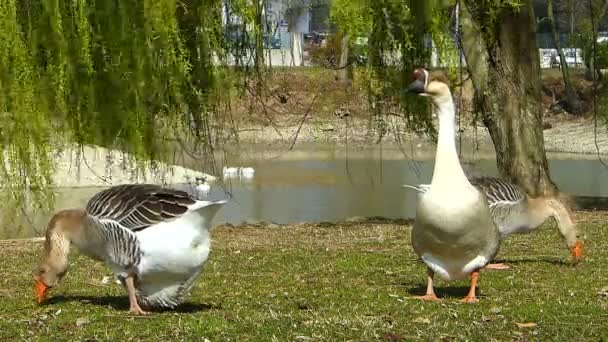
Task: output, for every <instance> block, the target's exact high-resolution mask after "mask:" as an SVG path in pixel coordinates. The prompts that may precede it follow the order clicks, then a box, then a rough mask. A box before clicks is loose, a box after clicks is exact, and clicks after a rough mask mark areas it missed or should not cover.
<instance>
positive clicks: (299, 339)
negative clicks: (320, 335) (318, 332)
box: [296, 335, 313, 341]
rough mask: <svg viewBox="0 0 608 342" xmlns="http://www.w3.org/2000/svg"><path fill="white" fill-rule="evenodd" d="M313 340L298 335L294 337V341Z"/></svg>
mask: <svg viewBox="0 0 608 342" xmlns="http://www.w3.org/2000/svg"><path fill="white" fill-rule="evenodd" d="M312 340H313V338H312V337H309V336H304V335H299V336H296V341H312Z"/></svg>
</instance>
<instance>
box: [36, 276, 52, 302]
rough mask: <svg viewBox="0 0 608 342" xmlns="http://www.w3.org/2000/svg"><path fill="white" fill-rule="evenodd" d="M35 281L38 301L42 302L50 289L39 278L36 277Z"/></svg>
mask: <svg viewBox="0 0 608 342" xmlns="http://www.w3.org/2000/svg"><path fill="white" fill-rule="evenodd" d="M35 282H36V284H35V285H34V289H35V290H36V301H37V302H38V304H40V303H42V301H44V298H45V297H46V293H47V292H48V291H49V287H48V286H46V284H45V283H43V282H42V281H40V280H39V279H36V280H35Z"/></svg>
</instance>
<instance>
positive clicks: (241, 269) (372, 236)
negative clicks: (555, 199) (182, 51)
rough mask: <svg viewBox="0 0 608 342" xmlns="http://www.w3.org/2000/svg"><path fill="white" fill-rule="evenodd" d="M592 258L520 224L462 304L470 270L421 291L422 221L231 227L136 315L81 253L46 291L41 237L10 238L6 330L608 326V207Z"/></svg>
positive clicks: (476, 336) (2, 329)
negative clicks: (37, 295)
mask: <svg viewBox="0 0 608 342" xmlns="http://www.w3.org/2000/svg"><path fill="white" fill-rule="evenodd" d="M577 216H578V219H579V224H580V229H581V231H582V234H583V237H584V239H585V253H586V259H585V260H584V261H583V262H582V263H580V264H579V265H577V266H571V265H570V264H569V263H568V260H569V259H568V256H569V254H568V251H567V250H566V248H564V244H563V242H562V240H561V238H560V236H559V234H558V232H557V229H555V225H554V224H552V223H551V224H546V225H545V226H543V227H542V228H541V229H540V230H539V231H537V232H535V233H533V234H530V235H519V236H512V237H510V238H509V239H508V240H507V241H505V242H504V243H503V245H502V247H501V251H500V254H499V255H498V259H499V260H505V262H506V263H508V264H509V265H511V266H512V267H513V268H512V269H511V270H507V271H495V270H493V271H488V270H486V271H482V272H481V274H480V284H479V286H480V288H479V292H478V293H479V294H480V302H479V303H478V304H472V305H471V304H469V305H467V304H460V303H459V302H458V300H459V299H460V298H461V297H463V296H464V295H465V294H466V292H467V290H468V281H459V282H451V283H445V282H443V281H441V280H438V281H437V283H436V285H437V288H436V290H437V292H438V295H439V296H440V297H443V298H444V300H443V302H442V303H426V302H419V301H417V300H414V299H412V298H411V297H412V295H416V294H422V293H423V291H424V286H425V279H426V272H425V267H424V266H423V264H422V263H421V262H420V261H418V260H417V258H416V256H415V254H414V253H413V251H412V248H411V246H410V241H409V239H410V227H409V226H408V225H406V224H398V223H394V222H366V223H341V224H317V225H309V224H301V225H291V226H280V227H275V226H273V227H251V226H248V227H237V228H228V227H219V228H217V229H215V230H214V231H213V239H214V241H213V250H212V254H211V258H210V260H209V262H208V264H207V266H206V269H205V271H204V272H203V274H202V276H201V277H200V278H199V281H198V282H197V284H196V285H195V288H194V289H193V291H192V294H191V296H190V297H189V299H188V302H187V303H186V304H185V305H183V306H182V307H180V308H179V309H178V310H176V311H165V312H156V313H153V314H152V315H150V316H146V317H133V316H129V314H128V312H127V309H128V300H127V297H126V291H125V290H123V289H122V288H121V287H120V285H117V284H115V283H114V282H113V281H110V283H109V284H106V285H104V284H102V283H101V279H102V278H103V277H104V276H107V275H109V271H108V269H107V268H105V266H104V265H102V264H100V263H96V262H93V261H91V260H89V259H88V258H86V257H84V256H80V255H78V254H77V253H73V255H72V258H71V260H72V263H71V269H70V271H69V272H68V274H67V276H66V277H65V279H64V282H63V284H62V285H61V286H60V287H58V288H56V289H53V290H52V292H51V293H50V300H49V301H48V302H47V304H46V305H42V306H38V305H36V304H35V302H34V293H33V282H32V280H31V272H32V269H33V267H34V264H35V263H36V261H37V260H38V252H39V250H40V248H41V243H40V242H23V241H5V242H0V260H2V266H1V267H0V300H1V303H2V305H1V306H0V340H1V341H11V340H13V341H17V340H53V341H56V340H80V341H83V340H89V341H91V340H110V339H111V340H119V341H125V340H205V339H208V340H209V341H343V340H354V341H383V340H386V341H401V340H403V341H410V340H434V341H436V340H475V341H477V340H479V341H488V340H501V341H502V340H513V339H515V340H538V341H546V340H559V341H591V340H593V341H598V340H601V339H602V338H603V339H604V340H605V339H606V338H608V310H607V307H608V278H607V277H606V275H607V274H606V272H607V271H606V264H607V263H608V248H606V247H605V246H606V241H607V238H608V229H607V228H608V227H607V225H606V223H605V222H606V220H607V219H608V213H586V212H579V213H577Z"/></svg>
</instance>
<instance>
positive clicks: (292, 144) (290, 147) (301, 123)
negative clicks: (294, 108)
mask: <svg viewBox="0 0 608 342" xmlns="http://www.w3.org/2000/svg"><path fill="white" fill-rule="evenodd" d="M318 96H319V94H318V93H317V94H315V96H314V97H313V98H312V101H310V104H309V105H308V109H307V110H306V112H305V113H304V116H303V117H302V121H300V125H299V126H298V130H297V131H296V133H295V135H294V137H293V141H292V142H291V145H290V146H289V149H288V150H289V151H291V150H292V149H293V147H294V146H295V145H296V141H297V140H298V135H300V130H302V126H303V125H304V122H305V121H306V119H307V118H308V116H309V115H310V110H311V109H312V106H313V104H314V103H315V101H316V99H317V97H318Z"/></svg>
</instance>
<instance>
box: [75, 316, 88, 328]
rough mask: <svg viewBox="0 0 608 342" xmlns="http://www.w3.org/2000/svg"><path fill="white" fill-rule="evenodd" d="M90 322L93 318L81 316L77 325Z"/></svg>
mask: <svg viewBox="0 0 608 342" xmlns="http://www.w3.org/2000/svg"><path fill="white" fill-rule="evenodd" d="M89 323H91V320H90V319H88V318H86V317H80V318H79V319H77V320H76V326H77V327H79V328H80V327H81V326H83V325H86V324H89Z"/></svg>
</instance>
